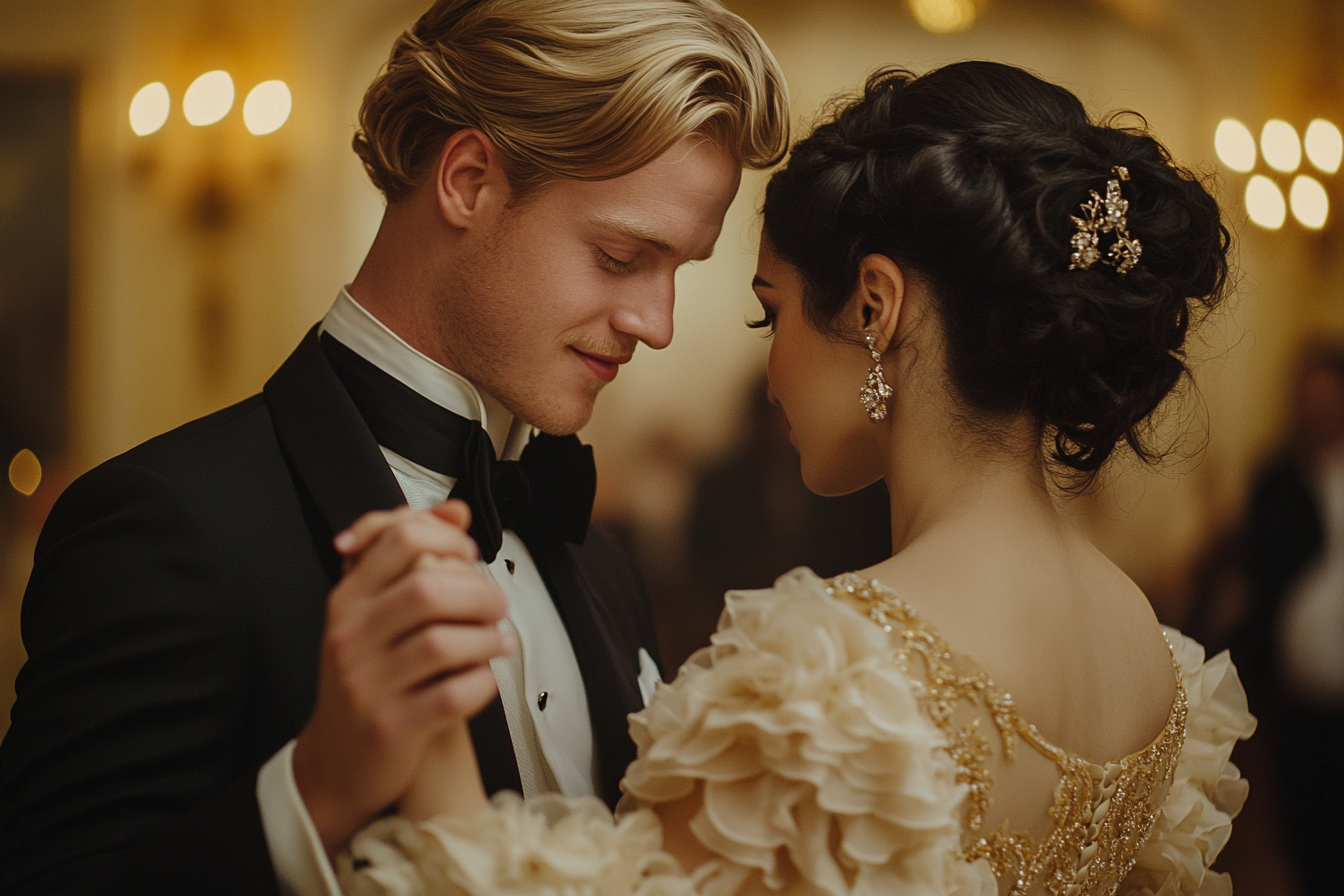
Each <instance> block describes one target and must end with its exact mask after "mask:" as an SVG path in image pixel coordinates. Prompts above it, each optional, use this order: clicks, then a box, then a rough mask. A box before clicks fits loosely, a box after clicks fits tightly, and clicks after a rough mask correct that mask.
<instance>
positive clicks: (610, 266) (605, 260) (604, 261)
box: [597, 248, 635, 274]
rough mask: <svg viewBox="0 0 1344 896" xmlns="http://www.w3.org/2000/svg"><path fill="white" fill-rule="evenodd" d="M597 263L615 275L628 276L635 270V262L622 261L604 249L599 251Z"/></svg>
mask: <svg viewBox="0 0 1344 896" xmlns="http://www.w3.org/2000/svg"><path fill="white" fill-rule="evenodd" d="M597 263H598V264H599V265H601V266H602V267H604V268H606V269H607V270H608V271H611V272H612V273H613V274H628V273H630V272H631V271H633V270H634V269H635V263H634V262H633V261H621V259H619V258H616V257H614V256H612V255H610V254H609V253H608V252H606V251H605V250H604V249H602V248H598V249H597Z"/></svg>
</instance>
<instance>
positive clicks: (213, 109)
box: [182, 71, 233, 127]
mask: <svg viewBox="0 0 1344 896" xmlns="http://www.w3.org/2000/svg"><path fill="white" fill-rule="evenodd" d="M232 108H233V78H231V77H229V73H228V72H224V71H213V72H206V73H205V74H203V75H201V76H200V77H199V78H197V79H196V80H195V81H192V82H191V86H190V87H188V88H187V93H186V95H185V96H184V97H182V114H184V115H185V116H186V117H187V121H189V122H191V123H192V124H194V125H196V126H197V127H204V126H205V125H208V124H214V123H215V122H217V121H219V120H220V119H222V118H223V117H224V116H225V115H228V114H229V110H230V109H232Z"/></svg>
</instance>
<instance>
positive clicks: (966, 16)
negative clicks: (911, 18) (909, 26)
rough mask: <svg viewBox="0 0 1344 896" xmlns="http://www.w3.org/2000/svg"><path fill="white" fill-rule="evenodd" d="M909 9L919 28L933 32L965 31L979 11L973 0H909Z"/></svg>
mask: <svg viewBox="0 0 1344 896" xmlns="http://www.w3.org/2000/svg"><path fill="white" fill-rule="evenodd" d="M910 11H911V12H912V13H914V15H915V21H916V22H918V23H919V24H920V27H921V28H923V29H924V30H925V31H932V32H933V33H935V34H951V33H952V32H954V31H965V30H966V29H967V28H969V27H971V26H972V25H974V24H975V19H976V17H977V16H978V15H979V13H980V11H979V10H978V9H977V8H976V2H975V0H910Z"/></svg>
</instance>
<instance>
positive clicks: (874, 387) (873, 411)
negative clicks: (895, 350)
mask: <svg viewBox="0 0 1344 896" xmlns="http://www.w3.org/2000/svg"><path fill="white" fill-rule="evenodd" d="M863 341H864V342H866V343H867V344H868V351H869V352H871V353H872V355H873V367H872V369H871V370H869V371H868V379H866V380H864V382H863V388H862V389H860V390H859V401H860V402H861V403H862V404H863V409H864V410H865V411H867V412H868V416H869V417H870V418H871V419H872V421H873V422H874V423H877V422H878V421H879V420H885V419H887V399H888V398H890V397H891V386H890V385H889V384H888V383H887V378H886V376H885V375H884V374H883V372H882V355H881V354H879V353H878V351H877V337H876V336H874V335H873V334H872V332H871V331H864V334H863Z"/></svg>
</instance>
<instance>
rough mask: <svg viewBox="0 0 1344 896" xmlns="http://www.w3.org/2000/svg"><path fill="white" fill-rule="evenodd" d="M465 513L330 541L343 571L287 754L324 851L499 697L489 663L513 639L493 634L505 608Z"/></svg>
mask: <svg viewBox="0 0 1344 896" xmlns="http://www.w3.org/2000/svg"><path fill="white" fill-rule="evenodd" d="M469 522H470V510H469V509H468V508H467V506H466V505H465V504H463V503H462V502H461V501H449V502H446V503H444V504H440V505H439V506H437V507H435V508H433V509H432V510H430V511H422V512H416V511H412V510H410V509H409V508H400V509H397V510H391V511H379V512H374V513H369V514H366V515H364V516H363V517H361V518H360V519H359V520H358V521H357V522H356V523H355V524H354V525H353V526H351V527H350V528H349V529H347V530H346V531H345V532H342V533H341V534H340V535H338V536H337V537H336V541H335V544H336V549H337V550H338V551H339V552H340V553H341V555H342V557H343V558H344V559H345V573H344V575H343V576H342V578H341V581H340V582H339V583H338V584H337V585H336V588H335V589H334V590H333V591H332V592H331V596H330V598H329V601H328V605H327V624H326V631H325V634H324V636H323V642H322V659H321V672H320V677H319V682H318V695H317V706H316V709H315V710H314V712H313V716H312V718H311V719H310V720H309V722H308V724H307V726H306V727H305V728H304V729H303V731H302V733H301V734H300V735H299V737H298V740H297V743H296V745H295V748H294V758H293V763H294V778H295V782H296V783H297V785H298V788H299V794H300V796H301V797H302V798H303V801H304V805H305V806H306V808H307V810H308V815H309V817H310V818H311V819H312V821H313V824H314V826H315V827H316V828H317V832H318V834H319V836H320V837H321V838H322V842H323V845H324V846H325V847H326V848H327V850H328V851H329V852H332V851H334V850H336V849H339V848H340V847H341V846H342V845H343V844H344V843H345V842H346V841H347V840H348V839H349V838H350V836H351V835H352V834H354V833H355V831H357V830H359V828H361V827H362V826H364V825H365V824H367V823H368V822H369V821H371V820H372V819H373V818H374V817H376V816H377V815H378V814H379V813H381V812H382V811H384V810H385V809H386V808H387V807H388V806H390V805H392V804H393V803H396V802H397V801H398V800H399V799H401V798H402V797H403V796H404V795H405V794H406V793H407V791H408V789H410V787H411V785H412V783H413V782H414V781H415V779H416V775H417V773H418V772H419V771H420V768H421V765H422V763H423V762H424V760H425V757H426V754H427V752H429V751H431V750H432V749H434V745H435V743H436V742H438V743H442V742H443V740H444V739H445V738H452V737H458V738H460V739H465V737H466V734H465V731H466V721H467V720H468V719H470V718H471V717H472V716H474V715H476V714H477V713H479V712H480V711H481V710H482V709H484V708H485V707H486V706H487V705H489V703H490V701H491V700H493V699H494V697H495V694H496V693H497V690H496V685H495V678H494V675H493V673H492V672H491V670H490V660H491V659H493V658H495V657H498V656H503V655H506V654H508V653H511V652H512V651H513V650H514V649H515V647H516V644H515V642H514V638H513V636H512V635H509V634H507V633H504V632H501V631H500V630H499V627H498V623H499V621H500V620H501V619H503V618H504V617H505V615H506V614H507V613H508V603H507V600H506V598H505V597H504V594H503V592H502V591H500V589H499V586H498V585H496V584H495V583H494V582H493V581H492V580H491V579H490V577H489V576H488V575H486V574H485V573H484V572H483V571H482V570H481V569H480V568H479V566H478V565H477V560H478V558H479V556H480V555H479V552H478V550H477V548H476V543H475V542H474V541H472V539H471V537H470V536H469V535H467V533H466V528H467V526H468V524H469ZM468 744H469V742H468ZM468 750H469V746H468Z"/></svg>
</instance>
